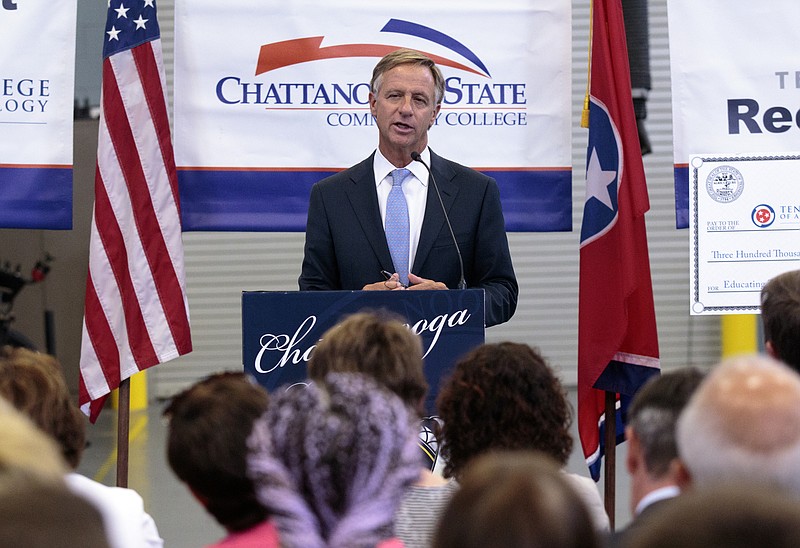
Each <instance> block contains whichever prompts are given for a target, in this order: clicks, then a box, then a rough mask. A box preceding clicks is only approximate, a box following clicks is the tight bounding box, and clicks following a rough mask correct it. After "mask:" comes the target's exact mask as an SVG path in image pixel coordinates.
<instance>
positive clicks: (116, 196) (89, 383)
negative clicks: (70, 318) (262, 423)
mask: <svg viewBox="0 0 800 548" xmlns="http://www.w3.org/2000/svg"><path fill="white" fill-rule="evenodd" d="M165 81H166V80H165V73H164V67H163V62H162V58H161V39H160V31H159V27H158V21H157V19H156V5H155V0H113V1H111V0H110V1H109V2H108V17H107V21H106V29H105V35H104V47H103V84H102V86H103V87H102V98H101V107H100V108H101V114H100V131H99V137H98V145H97V168H96V171H95V204H94V216H93V219H92V230H91V236H90V248H89V274H88V277H87V280H86V307H85V311H84V323H83V338H82V343H81V360H80V395H79V402H80V405H81V409H82V410H83V411H84V413H86V414H88V415H89V417H90V419H91V420H92V422H94V420H95V419H96V418H97V415H98V414H99V412H100V410H101V409H102V406H103V403H104V402H105V399H106V398H107V397H108V394H109V393H110V392H111V390H113V389H115V388H117V387H119V385H120V382H122V381H123V380H124V379H127V378H129V377H130V376H131V375H133V374H135V373H137V372H139V371H142V370H144V369H147V368H148V367H151V366H154V365H157V364H159V363H163V362H165V361H168V360H171V359H173V358H176V357H178V356H180V355H183V354H186V353H188V352H190V351H191V350H192V342H191V334H190V330H189V309H188V302H187V299H186V287H185V277H184V268H183V243H182V241H181V224H180V202H179V199H178V183H177V176H176V170H175V159H174V156H173V152H172V142H171V140H170V130H169V121H168V118H167V106H166V105H167V101H166V92H165V90H166V86H165Z"/></svg>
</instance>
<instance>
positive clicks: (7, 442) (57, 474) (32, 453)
mask: <svg viewBox="0 0 800 548" xmlns="http://www.w3.org/2000/svg"><path fill="white" fill-rule="evenodd" d="M66 471H67V468H66V465H65V463H64V459H63V458H62V456H61V453H60V452H59V450H58V447H57V446H56V444H55V442H54V441H53V440H52V439H50V438H49V437H48V436H47V435H45V434H44V432H42V431H40V430H39V429H38V428H37V427H36V425H35V424H33V423H32V422H31V420H30V419H29V418H28V417H26V416H25V415H23V414H22V413H21V412H20V411H17V409H15V408H14V407H12V406H11V404H9V403H8V402H7V401H6V400H5V399H4V395H3V394H2V391H0V475H7V474H11V473H12V472H13V473H14V474H19V473H21V474H24V475H27V476H30V477H33V478H37V479H39V480H41V481H49V482H63V480H64V474H65V473H66Z"/></svg>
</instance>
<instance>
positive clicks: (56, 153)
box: [0, 0, 78, 229]
mask: <svg viewBox="0 0 800 548" xmlns="http://www.w3.org/2000/svg"><path fill="white" fill-rule="evenodd" d="M77 6H78V4H77V1H76V0H59V1H58V2H10V1H4V2H3V3H2V5H1V6H0V52H2V54H0V55H2V60H0V136H2V137H1V138H0V228H51V229H68V228H72V118H73V112H72V111H73V99H74V96H75V91H74V89H75V85H74V82H75V20H76V19H75V18H76V16H77Z"/></svg>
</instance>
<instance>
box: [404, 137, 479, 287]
mask: <svg viewBox="0 0 800 548" xmlns="http://www.w3.org/2000/svg"><path fill="white" fill-rule="evenodd" d="M411 159H412V160H414V161H415V162H419V163H420V164H422V165H423V166H425V169H426V170H428V175H430V176H431V183H433V188H434V190H436V197H437V198H439V205H440V206H441V207H442V213H443V214H444V220H445V222H446V223H447V228H448V229H449V230H450V237H451V238H453V245H454V246H455V248H456V255H458V268H459V271H460V273H461V278H460V279H459V280H458V289H466V288H467V281H466V280H465V279H464V260H463V259H462V258H461V250H460V249H459V247H458V241H457V240H456V234H455V232H453V225H451V224H450V217H448V215H447V210H446V209H445V208H444V202H443V201H442V194H441V193H440V192H439V185H437V184H436V178H435V177H434V176H433V171H431V168H430V166H428V164H426V163H425V161H424V160H423V159H422V156H420V155H419V152H416V151H415V152H412V153H411Z"/></svg>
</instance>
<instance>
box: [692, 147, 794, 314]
mask: <svg viewBox="0 0 800 548" xmlns="http://www.w3.org/2000/svg"><path fill="white" fill-rule="evenodd" d="M799 177H800V154H783V153H782V154H758V155H752V154H751V155H744V154H741V155H723V154H715V155H695V156H692V158H691V161H690V181H689V182H690V185H689V186H690V188H689V190H690V204H691V209H690V211H691V221H692V222H691V223H690V227H689V229H690V242H691V253H690V256H691V313H692V314H693V315H707V314H742V313H752V312H758V310H759V305H760V293H761V288H762V287H763V286H764V284H765V283H766V282H767V281H768V280H769V279H770V278H772V277H773V276H775V275H777V274H780V273H782V272H786V271H788V270H793V269H796V268H800V185H799V184H798V178H799Z"/></svg>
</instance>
